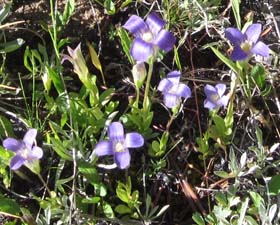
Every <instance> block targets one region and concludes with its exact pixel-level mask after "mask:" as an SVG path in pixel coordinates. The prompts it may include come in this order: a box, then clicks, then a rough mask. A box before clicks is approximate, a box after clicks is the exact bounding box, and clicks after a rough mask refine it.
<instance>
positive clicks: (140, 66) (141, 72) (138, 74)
mask: <svg viewBox="0 0 280 225" xmlns="http://www.w3.org/2000/svg"><path fill="white" fill-rule="evenodd" d="M146 75H147V70H146V67H145V63H144V62H138V63H136V64H135V65H134V66H133V67H132V76H133V81H134V84H135V85H136V87H137V88H141V86H142V85H143V82H144V80H145V78H146Z"/></svg>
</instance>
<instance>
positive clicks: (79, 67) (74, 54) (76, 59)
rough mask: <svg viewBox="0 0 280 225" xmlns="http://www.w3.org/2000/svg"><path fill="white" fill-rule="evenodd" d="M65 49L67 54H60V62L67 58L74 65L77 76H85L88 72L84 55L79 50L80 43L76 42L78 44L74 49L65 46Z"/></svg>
mask: <svg viewBox="0 0 280 225" xmlns="http://www.w3.org/2000/svg"><path fill="white" fill-rule="evenodd" d="M67 51H68V54H69V55H66V54H62V62H61V63H63V62H64V61H65V60H68V61H69V62H71V63H72V65H73V67H74V72H75V73H76V74H78V75H79V76H85V75H86V74H88V68H87V66H86V61H85V59H84V56H83V54H82V50H81V44H78V46H77V47H76V48H75V49H72V48H70V47H69V46H68V47H67Z"/></svg>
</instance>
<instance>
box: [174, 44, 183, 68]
mask: <svg viewBox="0 0 280 225" xmlns="http://www.w3.org/2000/svg"><path fill="white" fill-rule="evenodd" d="M174 58H175V63H176V65H177V67H178V69H179V70H180V71H182V66H181V62H180V57H179V53H178V49H177V48H174Z"/></svg>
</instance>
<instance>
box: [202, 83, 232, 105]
mask: <svg viewBox="0 0 280 225" xmlns="http://www.w3.org/2000/svg"><path fill="white" fill-rule="evenodd" d="M225 91H226V85H225V84H217V85H216V86H215V87H214V86H212V85H209V84H206V86H205V87H204V92H205V94H206V97H207V98H206V99H205V101H204V107H205V108H208V109H210V110H213V109H216V108H219V107H221V106H226V105H227V103H228V100H229V98H228V96H226V95H224V94H225Z"/></svg>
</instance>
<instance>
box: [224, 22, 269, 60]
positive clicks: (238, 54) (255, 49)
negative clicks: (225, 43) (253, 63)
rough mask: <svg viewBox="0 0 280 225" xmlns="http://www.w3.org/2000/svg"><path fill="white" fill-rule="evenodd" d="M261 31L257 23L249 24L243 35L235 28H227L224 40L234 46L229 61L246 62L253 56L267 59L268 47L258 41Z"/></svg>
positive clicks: (260, 26)
mask: <svg viewBox="0 0 280 225" xmlns="http://www.w3.org/2000/svg"><path fill="white" fill-rule="evenodd" d="M261 31H262V25H261V24H258V23H255V24H251V25H250V26H249V27H248V28H247V30H246V31H245V33H244V34H243V33H242V32H241V31H240V30H238V29H236V28H232V27H230V28H227V29H226V31H225V35H226V38H227V39H228V40H229V41H231V42H232V44H233V46H234V49H233V51H232V54H231V59H232V60H234V61H240V60H246V59H248V58H250V57H251V56H252V55H254V54H255V55H261V56H263V57H268V56H269V48H268V46H267V45H266V44H264V43H263V42H261V41H259V37H260V35H261Z"/></svg>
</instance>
